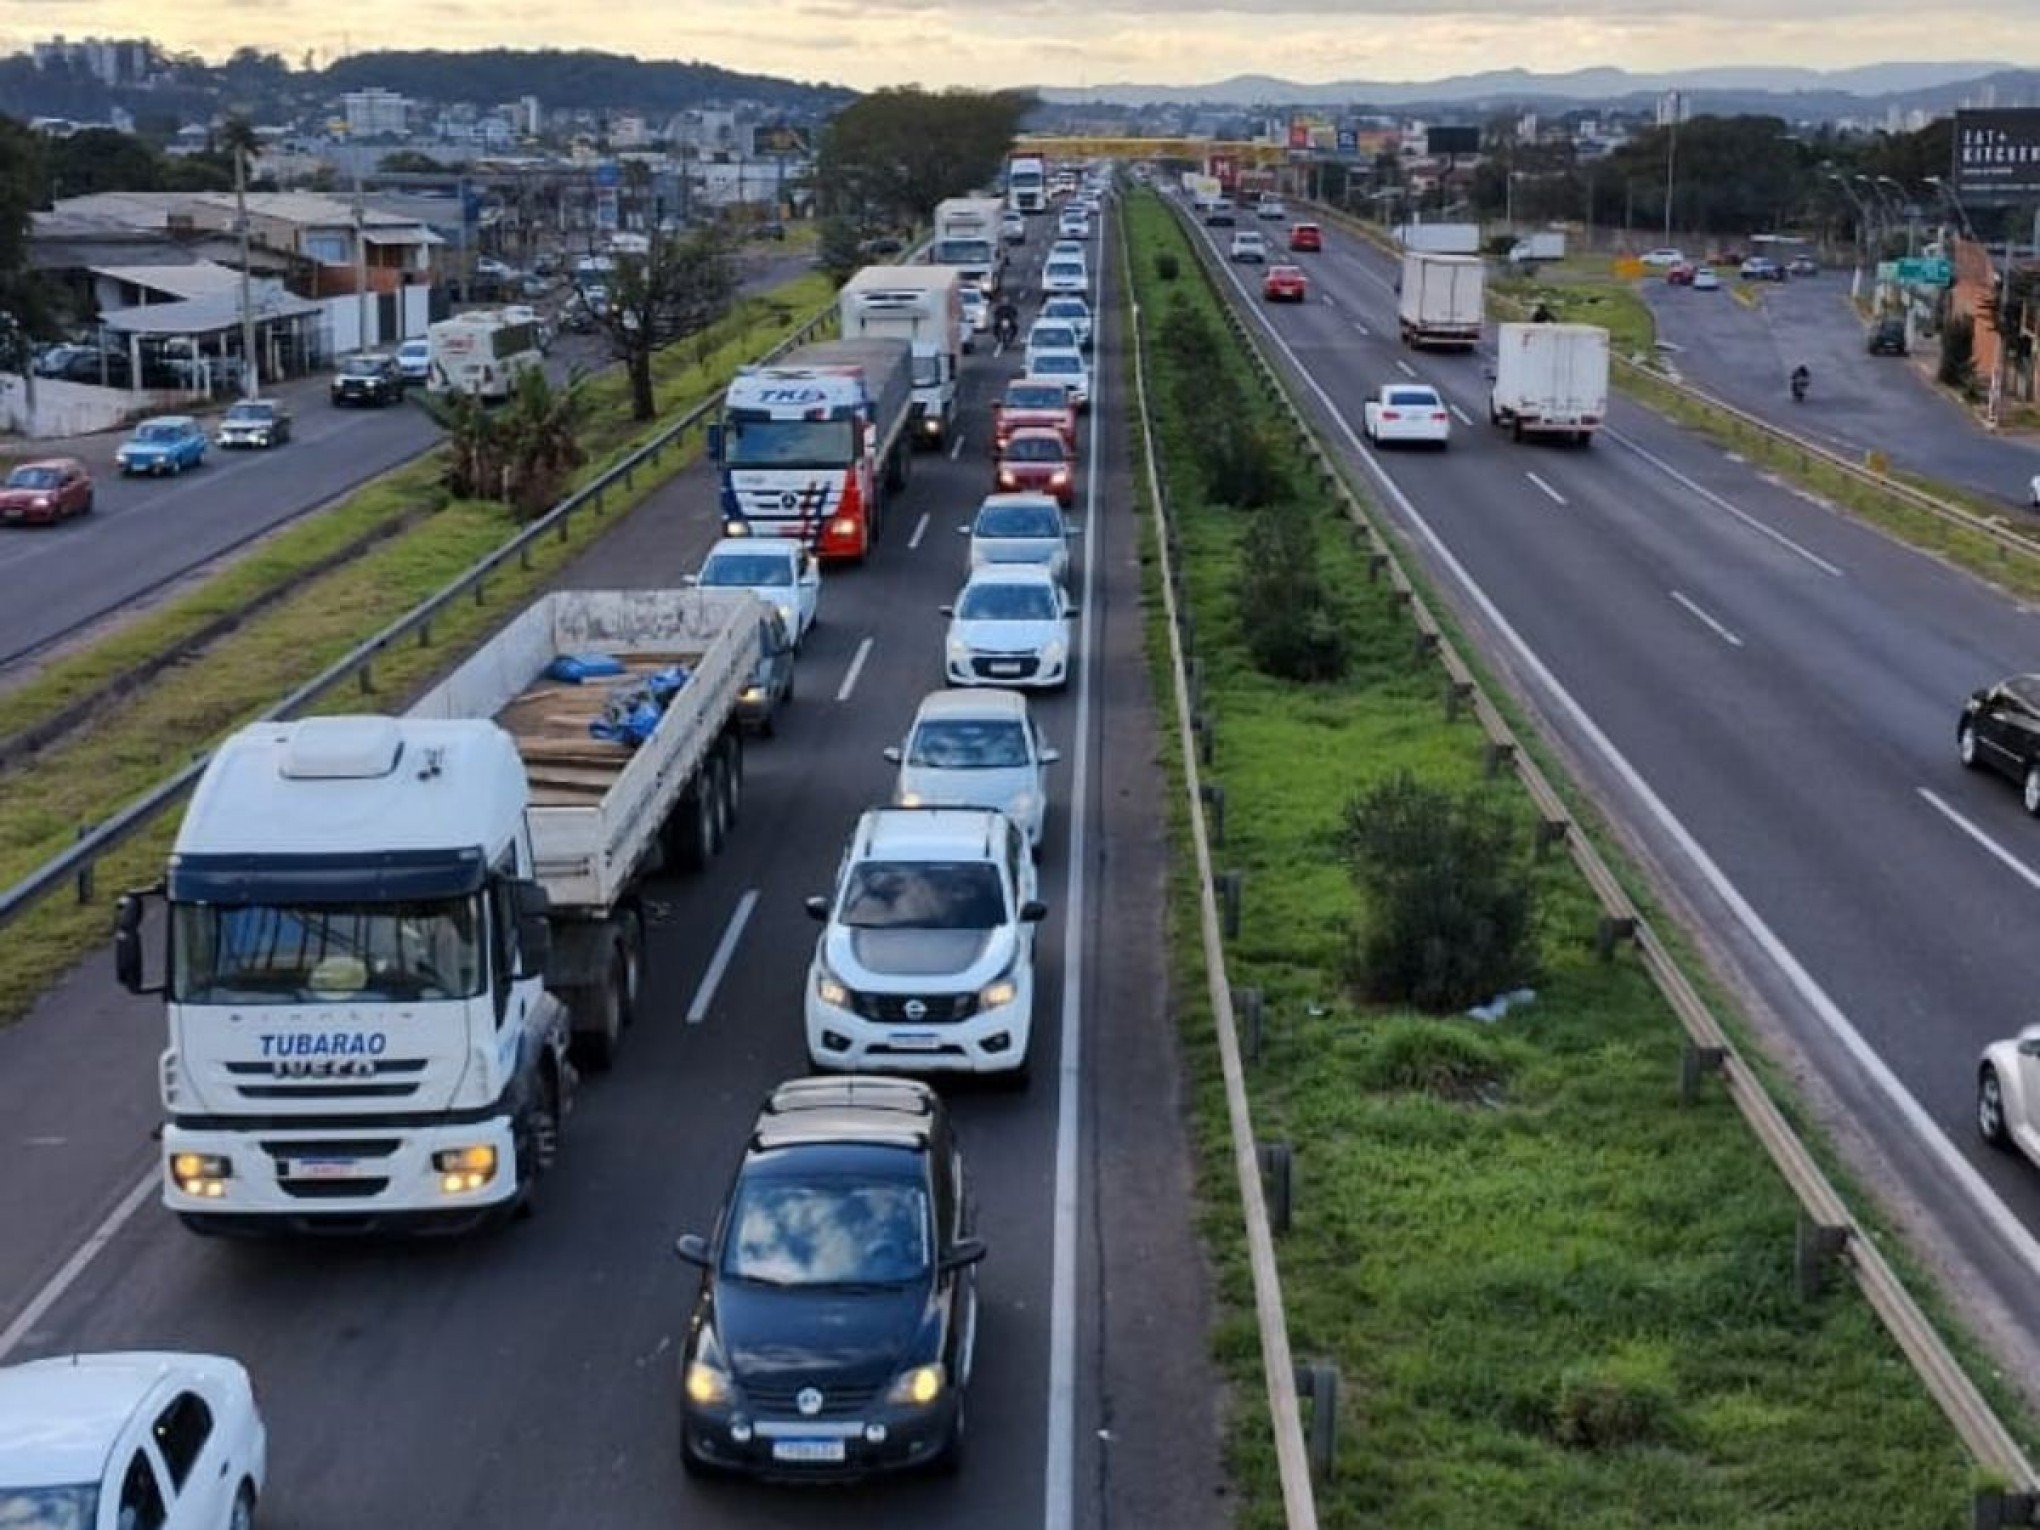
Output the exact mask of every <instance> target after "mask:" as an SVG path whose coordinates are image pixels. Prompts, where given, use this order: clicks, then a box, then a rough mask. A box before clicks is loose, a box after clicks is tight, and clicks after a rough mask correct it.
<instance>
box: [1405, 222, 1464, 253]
mask: <svg viewBox="0 0 2040 1530" xmlns="http://www.w3.org/2000/svg"><path fill="white" fill-rule="evenodd" d="M1395 242H1396V243H1397V244H1399V245H1400V246H1402V248H1404V249H1405V250H1428V251H1429V252H1430V253H1431V254H1433V255H1478V254H1479V253H1480V225H1479V224H1478V223H1405V224H1404V225H1403V226H1402V227H1400V228H1398V229H1397V230H1396V231H1395Z"/></svg>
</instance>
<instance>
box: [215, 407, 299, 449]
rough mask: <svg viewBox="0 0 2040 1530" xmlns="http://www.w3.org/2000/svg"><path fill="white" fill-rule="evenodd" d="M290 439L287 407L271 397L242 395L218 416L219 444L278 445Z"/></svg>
mask: <svg viewBox="0 0 2040 1530" xmlns="http://www.w3.org/2000/svg"><path fill="white" fill-rule="evenodd" d="M289 439H290V411H289V410H288V409H286V408H284V406H283V405H282V404H279V403H278V402H277V401H276V400H275V399H273V398H244V399H242V400H241V402H239V403H238V404H235V405H233V406H232V407H231V408H230V409H228V410H227V412H226V415H225V416H224V417H223V418H222V419H221V420H220V429H219V444H220V447H221V448H222V449H223V450H224V449H226V448H228V447H234V446H264V447H267V446H281V445H283V443H284V442H286V441H288V440H289Z"/></svg>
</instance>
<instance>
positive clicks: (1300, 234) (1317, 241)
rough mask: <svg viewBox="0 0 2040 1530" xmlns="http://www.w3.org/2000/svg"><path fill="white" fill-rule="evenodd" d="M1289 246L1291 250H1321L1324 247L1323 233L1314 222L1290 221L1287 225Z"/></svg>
mask: <svg viewBox="0 0 2040 1530" xmlns="http://www.w3.org/2000/svg"><path fill="white" fill-rule="evenodd" d="M1289 247H1290V249H1292V250H1322V249H1324V247H1325V236H1324V233H1323V232H1322V231H1321V230H1320V229H1319V228H1318V226H1317V225H1316V224H1315V223H1292V224H1290V225H1289Z"/></svg>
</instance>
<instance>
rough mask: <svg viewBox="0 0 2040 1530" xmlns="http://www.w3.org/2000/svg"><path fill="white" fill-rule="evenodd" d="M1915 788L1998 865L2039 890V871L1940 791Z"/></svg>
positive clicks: (1929, 805) (1928, 804)
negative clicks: (1964, 813)
mask: <svg viewBox="0 0 2040 1530" xmlns="http://www.w3.org/2000/svg"><path fill="white" fill-rule="evenodd" d="M1917 790H1918V791H1919V794H1920V795H1921V796H1922V797H1924V798H1925V799H1926V803H1927V806H1928V807H1930V808H1932V809H1933V810H1934V811H1935V812H1937V813H1939V814H1940V815H1941V816H1942V817H1943V818H1945V819H1947V820H1948V822H1950V823H1952V824H1953V825H1955V827H1956V828H1958V829H1960V830H1961V831H1962V832H1963V833H1964V834H1967V835H1968V836H1969V837H1970V838H1971V839H1973V840H1975V841H1976V842H1977V844H1979V845H1981V846H1982V847H1983V848H1984V851H1985V853H1987V854H1988V855H1990V856H1991V857H1992V859H1994V860H1996V861H1997V862H1998V863H1999V864H2000V865H2002V866H2004V867H2005V869H2006V870H2008V871H2010V872H2011V873H2012V875H2013V876H2015V877H2017V878H2018V879H2019V880H2020V881H2022V882H2024V883H2025V884H2026V885H2027V886H2028V887H2030V888H2032V889H2033V890H2034V891H2035V892H2040V871H2035V870H2034V869H2033V868H2032V867H2031V866H2028V865H2027V864H2026V863H2025V862H2024V861H2022V860H2020V859H2019V858H2018V857H2017V856H2016V855H2014V854H2012V852H2011V851H2009V850H2007V849H2006V848H2005V847H2004V846H2003V845H2001V844H1999V843H1998V842H1997V841H1996V840H1995V839H1993V838H1992V837H1991V835H1990V834H1989V832H1988V831H1986V830H1984V829H1982V828H1980V827H1978V825H1977V824H1976V823H1975V822H1973V821H1972V820H1971V819H1969V818H1968V817H1966V816H1964V815H1963V814H1961V813H1958V812H1957V811H1956V810H1955V809H1954V808H1952V807H1950V806H1949V805H1948V804H1947V802H1946V801H1944V800H1943V799H1942V797H1941V795H1940V793H1938V792H1935V791H1930V790H1928V789H1927V788H1926V787H1924V786H1922V787H1919V788H1917Z"/></svg>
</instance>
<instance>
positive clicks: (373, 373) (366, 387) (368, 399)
mask: <svg viewBox="0 0 2040 1530" xmlns="http://www.w3.org/2000/svg"><path fill="white" fill-rule="evenodd" d="M331 391H332V396H333V402H334V403H336V404H374V405H375V406H376V407H377V408H381V407H382V406H383V405H385V404H401V403H402V402H403V401H404V374H403V373H402V372H401V371H399V370H398V369H397V358H396V357H394V356H392V355H389V354H388V353H386V352H383V351H364V352H362V353H361V354H360V355H357V356H349V357H348V358H347V359H346V360H344V361H342V362H341V363H340V369H339V370H338V371H337V372H335V373H334V374H333V384H332V390H331Z"/></svg>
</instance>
